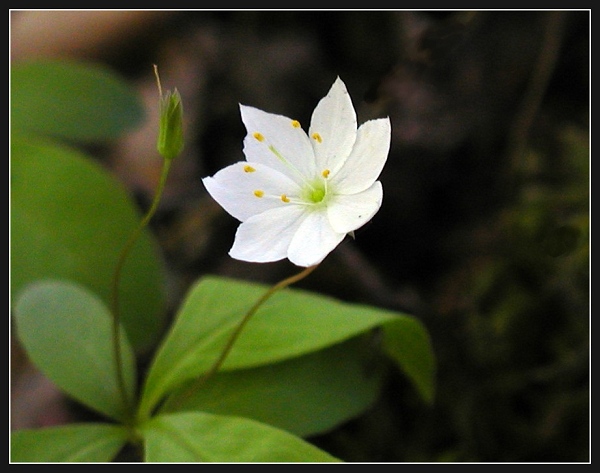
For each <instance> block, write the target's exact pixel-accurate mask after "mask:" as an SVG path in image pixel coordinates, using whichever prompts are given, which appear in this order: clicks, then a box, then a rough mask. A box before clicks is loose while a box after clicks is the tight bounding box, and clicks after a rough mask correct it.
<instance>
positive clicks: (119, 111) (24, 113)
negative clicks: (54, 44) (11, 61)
mask: <svg viewBox="0 0 600 473" xmlns="http://www.w3.org/2000/svg"><path fill="white" fill-rule="evenodd" d="M143 118H144V109H143V107H142V104H141V101H140V99H139V97H138V95H137V93H136V91H135V89H133V88H132V87H131V86H130V85H129V84H127V83H126V82H125V81H124V80H123V79H122V78H121V77H119V76H118V75H117V74H115V73H114V72H112V71H111V70H109V69H107V68H106V67H105V66H102V65H100V64H93V63H84V62H77V61H72V60H56V59H54V60H37V61H28V62H21V63H17V64H15V65H13V66H12V67H11V126H12V129H13V130H16V131H28V132H34V133H37V134H43V135H49V136H56V137H61V138H65V139H67V140H77V141H82V142H92V141H98V140H106V139H114V138H116V137H118V136H120V135H121V134H123V133H124V132H126V131H129V130H132V129H133V128H134V127H135V126H137V125H139V124H140V123H141V121H142V119H143Z"/></svg>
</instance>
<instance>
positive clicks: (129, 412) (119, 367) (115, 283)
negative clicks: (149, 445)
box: [111, 159, 171, 424]
mask: <svg viewBox="0 0 600 473" xmlns="http://www.w3.org/2000/svg"><path fill="white" fill-rule="evenodd" d="M170 167H171V160H170V159H164V160H163V167H162V171H161V176H160V181H159V183H158V187H157V189H156V193H155V195H154V199H153V201H152V205H151V206H150V209H149V210H148V212H147V213H146V215H145V216H144V218H143V219H142V221H141V222H140V224H139V225H138V227H137V228H136V229H135V230H134V231H133V233H132V234H131V235H130V236H129V239H128V240H127V242H126V243H125V246H124V247H123V249H122V250H121V254H120V255H119V260H118V261H117V266H116V268H115V272H114V275H113V279H112V297H111V302H112V314H113V327H112V337H113V347H114V351H115V368H116V372H117V384H118V387H119V392H120V393H121V399H122V402H123V408H124V410H125V416H126V420H127V422H128V423H129V424H131V423H132V422H133V419H134V412H133V405H132V402H133V400H132V399H130V398H129V393H128V392H127V386H126V385H125V376H124V374H123V363H122V361H123V354H122V351H121V313H120V309H119V282H120V280H121V274H122V272H123V267H124V266H125V261H126V259H127V256H128V255H129V253H130V251H131V249H132V248H133V245H134V244H135V242H136V241H137V239H138V238H139V237H140V235H141V233H142V231H143V230H144V228H145V227H146V226H147V225H148V223H149V222H150V219H151V218H152V216H153V215H154V214H155V213H156V209H157V208H158V203H159V202H160V198H161V196H162V194H163V191H164V188H165V184H166V182H167V175H168V174H169V169H170Z"/></svg>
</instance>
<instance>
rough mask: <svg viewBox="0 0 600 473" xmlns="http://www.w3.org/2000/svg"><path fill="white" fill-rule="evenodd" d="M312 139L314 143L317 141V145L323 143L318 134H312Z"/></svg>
mask: <svg viewBox="0 0 600 473" xmlns="http://www.w3.org/2000/svg"><path fill="white" fill-rule="evenodd" d="M312 138H313V140H315V141H317V142H319V143H322V142H323V138H321V135H319V134H318V133H313V134H312Z"/></svg>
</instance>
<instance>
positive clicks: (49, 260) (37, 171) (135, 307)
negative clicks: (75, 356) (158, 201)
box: [10, 137, 164, 350]
mask: <svg viewBox="0 0 600 473" xmlns="http://www.w3.org/2000/svg"><path fill="white" fill-rule="evenodd" d="M10 178H11V297H12V300H15V297H17V296H18V294H19V292H20V291H21V290H22V289H23V287H24V286H25V285H26V284H27V283H30V282H32V281H36V280H39V279H46V278H52V279H70V280H74V281H77V282H79V283H81V284H83V285H85V286H86V287H88V288H89V289H91V290H92V291H93V292H95V293H97V294H98V295H99V296H100V297H101V298H102V299H103V300H104V301H105V303H106V304H107V305H108V304H109V303H110V297H111V287H112V286H111V281H112V278H113V273H114V270H115V267H116V264H117V260H118V257H119V254H120V252H121V250H122V248H123V246H124V245H125V242H126V241H127V239H128V238H129V235H130V234H131V233H132V232H133V230H134V229H135V228H136V227H137V225H138V224H139V221H140V219H141V217H140V215H139V213H138V211H137V209H136V208H135V206H134V204H133V202H132V201H131V200H130V198H129V196H128V195H127V193H126V192H125V189H124V188H123V187H122V186H121V185H120V184H119V183H118V181H116V180H115V179H114V178H113V177H112V176H111V175H110V174H108V172H106V170H104V169H103V168H101V167H100V166H99V165H98V164H97V163H95V162H94V161H92V160H91V159H89V158H88V157H87V156H85V155H83V154H81V153H79V152H77V151H75V150H73V149H71V148H68V147H65V146H58V145H56V144H54V143H52V142H49V141H42V140H35V141H34V140H26V139H24V138H23V137H13V139H12V142H11V176H10ZM120 301H121V312H122V318H123V324H124V326H125V328H126V330H127V331H128V334H129V338H130V340H131V342H132V343H133V344H134V346H135V347H136V348H137V349H140V350H143V349H145V348H146V347H149V346H150V345H151V344H152V343H155V341H156V338H157V336H158V335H159V333H160V331H161V330H162V329H163V322H164V320H163V317H164V311H163V304H164V274H163V265H162V260H161V259H160V258H159V252H158V246H157V244H156V242H155V241H154V239H153V238H152V235H151V234H150V233H149V232H148V231H145V232H144V233H143V234H142V235H141V237H140V239H139V240H138V242H137V243H136V244H135V246H134V248H133V250H132V251H131V253H130V255H129V258H128V259H127V261H126V264H125V267H124V270H123V276H122V279H121V284H120Z"/></svg>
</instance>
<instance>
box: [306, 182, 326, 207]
mask: <svg viewBox="0 0 600 473" xmlns="http://www.w3.org/2000/svg"><path fill="white" fill-rule="evenodd" d="M326 196H327V183H326V181H325V180H323V179H316V180H314V181H312V182H307V183H306V184H305V186H304V190H303V192H302V198H303V199H304V201H305V202H308V203H309V204H320V203H322V202H323V201H324V200H325V197H326Z"/></svg>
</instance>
